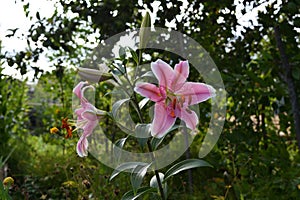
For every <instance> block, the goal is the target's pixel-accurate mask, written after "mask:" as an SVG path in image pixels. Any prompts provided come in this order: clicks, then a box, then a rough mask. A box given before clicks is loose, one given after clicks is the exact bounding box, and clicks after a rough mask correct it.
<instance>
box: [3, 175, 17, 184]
mask: <svg viewBox="0 0 300 200" xmlns="http://www.w3.org/2000/svg"><path fill="white" fill-rule="evenodd" d="M14 182H15V180H14V179H13V178H12V177H10V176H8V177H6V178H5V179H4V180H3V185H5V186H11V185H13V184H14Z"/></svg>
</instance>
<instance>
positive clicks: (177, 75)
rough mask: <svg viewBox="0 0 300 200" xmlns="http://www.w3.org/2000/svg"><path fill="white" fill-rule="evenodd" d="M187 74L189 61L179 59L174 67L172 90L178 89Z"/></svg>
mask: <svg viewBox="0 0 300 200" xmlns="http://www.w3.org/2000/svg"><path fill="white" fill-rule="evenodd" d="M188 76H189V63H188V61H180V62H179V63H178V64H176V65H175V68H174V78H173V80H172V89H173V91H176V90H179V89H180V88H181V87H182V85H183V84H184V83H185V81H186V79H187V77H188Z"/></svg>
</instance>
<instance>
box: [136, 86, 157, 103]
mask: <svg viewBox="0 0 300 200" xmlns="http://www.w3.org/2000/svg"><path fill="white" fill-rule="evenodd" d="M134 91H135V92H137V93H139V94H140V95H142V96H144V97H147V98H149V99H151V100H152V101H154V102H158V101H160V100H161V99H162V96H161V94H160V90H159V88H158V87H156V86H155V85H153V84H151V83H137V84H136V86H135V88H134Z"/></svg>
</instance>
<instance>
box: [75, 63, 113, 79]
mask: <svg viewBox="0 0 300 200" xmlns="http://www.w3.org/2000/svg"><path fill="white" fill-rule="evenodd" d="M77 69H78V74H79V76H80V77H81V78H82V79H84V80H87V81H88V82H90V83H98V82H102V81H106V80H108V79H110V78H112V75H111V74H110V73H108V67H107V66H106V65H105V64H102V65H100V69H99V70H97V69H91V68H84V67H77Z"/></svg>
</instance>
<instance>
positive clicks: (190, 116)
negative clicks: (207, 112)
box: [177, 108, 199, 130]
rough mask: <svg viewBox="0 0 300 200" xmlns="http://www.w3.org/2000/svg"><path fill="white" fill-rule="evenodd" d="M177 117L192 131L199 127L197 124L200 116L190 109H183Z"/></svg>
mask: <svg viewBox="0 0 300 200" xmlns="http://www.w3.org/2000/svg"><path fill="white" fill-rule="evenodd" d="M177 116H178V117H179V118H180V119H181V120H182V121H184V122H185V124H186V126H187V127H188V128H189V129H192V130H195V129H196V127H197V124H198V121H199V119H198V116H197V114H196V113H195V112H194V111H192V110H190V109H188V108H184V109H181V110H180V112H179V113H178V114H177Z"/></svg>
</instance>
